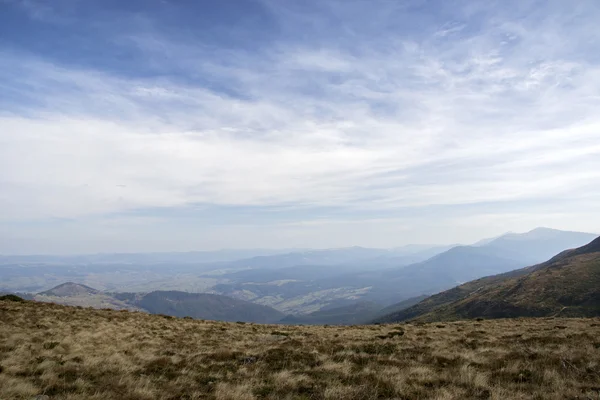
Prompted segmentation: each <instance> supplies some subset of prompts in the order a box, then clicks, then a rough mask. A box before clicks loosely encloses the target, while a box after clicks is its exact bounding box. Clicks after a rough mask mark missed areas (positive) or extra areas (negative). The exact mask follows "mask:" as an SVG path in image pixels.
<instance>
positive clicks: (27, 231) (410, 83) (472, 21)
mask: <svg viewBox="0 0 600 400" xmlns="http://www.w3.org/2000/svg"><path fill="white" fill-rule="evenodd" d="M67 3H69V2H68V1H67V2H57V4H59V5H58V6H56V7H55V8H51V7H49V6H47V5H45V6H44V7H43V8H40V7H41V6H39V5H37V4H36V3H35V2H32V1H27V2H15V1H11V2H6V1H5V2H3V3H1V2H0V7H2V8H4V9H6V10H10V12H12V13H15V14H19V15H21V17H22V18H26V19H27V20H28V21H30V22H29V23H30V24H32V26H33V27H34V28H35V29H40V30H42V29H54V30H66V31H77V30H78V29H81V25H82V24H85V23H86V21H85V18H86V17H85V15H87V14H86V12H88V13H91V12H93V11H98V10H84V9H79V10H77V9H75V11H73V7H84V6H82V5H79V6H75V5H74V4H75V3H69V4H67ZM321 3H322V2H319V3H314V4H309V3H307V4H305V5H304V6H302V7H300V6H298V5H296V4H295V3H294V2H279V1H278V2H262V3H257V4H255V5H254V8H252V9H251V10H249V12H250V14H245V16H244V15H242V16H238V17H236V12H233V11H231V12H229V13H228V12H227V10H224V11H223V10H221V12H217V11H218V10H217V11H214V12H215V15H217V16H219V17H218V18H216V20H215V21H214V23H212V25H208V26H206V27H205V26H197V27H194V26H193V25H190V26H182V27H177V24H176V22H177V21H183V18H184V17H183V15H184V14H185V13H186V11H187V12H189V11H193V10H191V9H190V10H186V8H185V7H183V8H182V6H181V5H176V4H174V3H173V4H170V3H168V2H166V3H164V4H163V5H162V6H161V7H166V8H165V9H164V10H152V9H150V8H146V9H141V10H137V12H136V13H132V14H130V15H129V16H127V15H128V14H127V10H120V9H115V10H110V9H109V10H106V9H104V10H100V11H103V12H102V13H100V12H98V13H97V14H95V15H97V16H98V17H97V18H94V19H93V22H94V24H93V29H94V32H95V34H97V35H99V37H101V38H102V39H98V38H95V37H91V35H92V33H90V34H89V35H90V37H89V38H88V39H89V41H87V42H86V41H85V40H82V41H81V42H78V41H74V42H68V43H66V44H64V45H65V46H67V45H68V46H71V47H70V49H71V50H72V53H71V54H62V53H61V52H60V51H58V50H57V51H56V52H47V53H44V52H43V51H37V50H36V49H34V48H33V47H32V46H33V45H31V46H29V45H28V43H27V42H21V43H17V41H16V39H15V41H12V40H11V39H10V36H6V37H8V38H9V39H8V40H2V41H1V42H0V90H1V93H3V94H0V110H3V111H2V112H0V221H3V224H4V225H5V226H6V227H10V232H8V230H7V232H5V233H2V236H3V237H4V238H5V239H6V240H8V239H9V238H10V239H11V243H16V242H18V243H17V244H14V246H16V247H15V250H14V251H21V249H25V250H26V249H27V246H25V247H22V246H23V244H22V243H23V242H25V241H26V239H27V238H29V239H31V240H32V243H33V242H36V241H35V240H34V239H36V238H37V242H36V243H41V242H44V240H46V241H47V237H46V236H44V235H48V233H46V234H43V233H40V229H41V230H42V231H43V232H49V231H50V230H54V232H56V233H57V235H56V236H55V237H56V241H57V242H58V240H59V239H60V240H61V241H62V242H64V243H69V242H70V241H71V242H73V241H76V240H77V237H78V236H81V235H82V234H83V235H84V236H85V234H86V233H87V234H88V236H89V238H90V239H89V241H90V243H91V242H94V239H93V238H96V239H97V237H96V236H95V235H98V234H99V233H98V232H100V231H102V229H104V228H102V229H101V227H106V226H107V225H110V226H114V224H115V223H116V222H115V221H120V222H119V223H118V224H117V225H116V226H117V228H115V229H114V230H111V231H110V232H111V233H110V234H109V235H108V236H109V237H112V238H113V239H114V240H113V242H111V243H112V244H110V243H109V244H101V245H98V246H97V250H110V249H112V248H114V243H117V242H120V241H122V240H129V239H131V238H132V237H139V236H144V237H146V239H145V241H141V242H139V243H137V242H135V239H134V240H133V243H134V245H133V248H132V249H136V250H139V249H143V248H145V247H144V246H145V244H144V243H149V241H150V242H152V243H154V242H160V241H161V240H160V239H164V238H163V237H162V235H163V234H164V231H163V230H162V228H161V226H162V227H169V229H168V231H169V232H171V233H175V232H180V234H178V235H177V237H179V238H180V239H181V241H182V243H184V244H185V246H184V247H186V246H187V247H188V248H189V247H191V246H193V247H211V246H216V247H248V246H257V245H260V244H261V243H262V246H263V247H275V246H290V245H299V246H317V247H324V246H329V245H350V244H369V245H378V244H379V245H381V246H390V245H395V244H398V245H399V244H402V243H404V242H407V241H410V240H411V239H416V240H418V241H446V242H457V241H463V240H470V239H476V238H477V237H479V236H484V235H486V234H492V233H500V232H501V231H502V230H504V229H506V228H508V229H513V230H519V229H529V228H533V227H535V226H538V225H552V224H554V226H556V227H560V228H572V229H585V230H592V231H593V230H598V226H600V217H598V215H600V213H598V211H600V210H598V204H600V203H599V201H600V185H599V183H600V129H599V128H600V117H599V116H598V115H600V114H598V112H597V110H598V108H599V106H600V95H599V93H600V62H599V61H600V60H599V59H598V56H597V54H599V52H598V50H599V49H598V45H597V43H600V41H599V39H600V38H599V37H598V36H600V34H599V32H598V30H597V28H596V25H595V24H596V21H597V20H598V17H600V8H599V7H598V6H597V5H596V4H595V2H592V1H590V2H581V3H578V4H579V7H572V6H569V5H567V4H566V3H564V2H558V1H557V2H550V4H546V7H540V4H538V3H536V2H518V3H517V2H515V3H514V4H512V5H514V6H515V7H508V6H506V5H505V4H506V3H504V2H501V3H496V4H495V6H493V7H492V6H490V7H486V8H485V9H484V8H479V7H477V5H476V4H474V3H473V2H457V5H458V6H457V7H453V8H452V9H448V8H447V7H446V6H444V5H443V4H445V2H444V3H436V2H417V1H415V2H412V3H406V4H404V5H402V6H399V5H398V4H397V3H398V2H388V1H381V2H375V3H374V2H360V1H359V2H352V3H347V2H335V1H332V2H326V5H325V4H321ZM433 3H436V4H433ZM544 3H547V2H544ZM517 5H518V6H517ZM190 7H192V6H190ZM66 10H69V11H68V12H67V11H66ZM142 10H143V11H144V12H141V11H142ZM167 11H168V12H167ZM195 11H196V12H199V11H200V10H195ZM159 12H161V13H166V15H167V16H170V17H169V18H166V19H165V21H172V22H171V24H170V25H167V24H164V25H161V23H160V19H159V18H158V17H159V15H160V14H159ZM115 15H118V16H119V17H120V18H112V17H111V16H115ZM219 18H220V19H219ZM235 18H241V19H240V21H243V22H244V23H239V24H236V25H233V26H232V25H228V23H230V22H232V21H230V20H229V19H235ZM252 18H255V21H254V22H252ZM236 21H237V20H236ZM248 21H250V22H248ZM261 21H262V22H261ZM234 22H235V21H234ZM182 24H183V25H185V24H184V23H183V22H182ZM261 24H263V25H264V27H265V28H264V32H263V31H262V30H261V29H260V26H262V25H261ZM184 28H186V29H187V30H186V29H184ZM18 29H19V28H18V27H13V28H12V31H11V33H13V34H14V35H16V34H18ZM206 30H208V31H211V32H213V33H214V35H213V36H211V37H205V36H202V35H204V33H201V32H200V31H202V32H204V31H206ZM183 32H188V33H189V34H183ZM84 38H85V36H84ZM248 38H252V39H253V41H252V43H249V41H248ZM90 43H91V44H95V45H97V50H98V51H99V52H102V51H105V52H106V53H107V54H122V56H121V58H122V59H121V58H119V57H116V58H114V61H111V60H105V61H98V60H97V59H96V58H90V57H92V56H89V57H88V56H85V57H84V54H88V53H86V51H87V50H86V48H84V46H85V45H86V44H90ZM78 52H81V54H80V55H79V56H78V54H79V53H78ZM94 57H95V56H94ZM127 57H129V59H130V61H129V63H128V61H127V60H128V58H127ZM86 60H87V61H86ZM123 60H125V61H123ZM249 210H250V211H249ZM181 215H185V218H184V217H181ZM231 215H233V216H235V218H233V219H232V218H231ZM190 219H192V220H194V219H195V220H197V221H198V223H199V224H202V225H203V226H201V227H200V226H195V227H194V226H193V225H192V226H189V225H190V224H189V223H186V221H189V220H190ZM49 221H51V222H49ZM52 221H54V222H52ZM56 221H63V222H62V223H58V222H56ZM64 221H69V222H68V224H67V225H68V227H66V226H65V222H64ZM111 221H112V222H111ZM132 221H134V222H132ZM139 221H142V222H141V226H140V225H139ZM148 221H150V222H148ZM507 221H510V222H511V223H512V224H513V226H510V227H508V226H506V223H507ZM203 222H206V224H203ZM119 224H121V225H119ZM490 224H491V225H490ZM32 226H33V227H32ZM361 226H368V227H369V229H370V231H369V232H363V233H360V232H357V230H359V231H360V227H361ZM92 227H93V228H92ZM209 227H210V229H209ZM307 227H311V228H307ZM340 227H341V228H340ZM461 227H462V228H461ZM144 230H145V232H144V233H143V234H142V231H144ZM92 231H94V232H95V233H94V232H92ZM149 232H153V233H149ZM181 232H184V233H185V234H183V233H181ZM217 232H224V233H223V235H222V236H223V237H222V238H221V239H219V240H216V239H214V238H215V236H219V235H220V234H217ZM247 232H254V233H253V235H255V239H248V237H247V236H246V235H247ZM348 232H352V233H348ZM411 232H413V233H411ZM111 235H113V236H111ZM332 235H336V237H335V238H332ZM390 235H392V238H390ZM394 235H396V237H393V236H394ZM17 236H18V237H20V238H22V239H20V241H15V239H14V238H15V237H17ZM180 236H181V237H180ZM415 236H416V237H415ZM190 237H195V238H196V239H195V240H190V239H189V238H190ZM186 238H187V239H186ZM227 238H230V239H229V241H228V239H227ZM428 239H429V240H428ZM96 242H97V243H100V242H99V241H98V240H96ZM263 242H264V243H263ZM365 242H368V243H365ZM19 243H20V244H19ZM11 246H13V245H11ZM167 247H169V246H167ZM94 248H95V247H94V246H93V245H90V247H89V249H90V250H92V249H94ZM86 249H87V248H86ZM11 250H13V249H12V248H10V246H7V248H6V249H2V248H0V251H11ZM25 250H24V251H25ZM121 250H127V248H124V249H123V248H121Z"/></svg>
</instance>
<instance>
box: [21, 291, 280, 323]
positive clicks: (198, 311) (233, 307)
mask: <svg viewBox="0 0 600 400" xmlns="http://www.w3.org/2000/svg"><path fill="white" fill-rule="evenodd" d="M33 299H34V300H36V301H40V302H46V303H57V304H63V305H72V306H81V307H93V308H111V309H116V310H131V311H144V312H148V313H151V314H165V315H170V316H174V317H192V318H197V319H210V320H218V321H243V322H259V323H274V322H278V321H279V320H280V319H281V318H282V317H283V316H284V314H283V313H281V312H279V311H277V310H275V309H273V308H271V307H267V306H263V305H259V304H254V303H250V302H248V301H243V300H238V299H234V298H231V297H227V296H221V295H217V294H207V293H186V292H178V291H154V292H150V293H146V294H144V293H110V292H102V291H99V290H96V289H93V288H91V287H89V286H85V285H81V284H77V283H73V282H67V283H64V284H61V285H58V286H57V287H55V288H52V289H50V290H47V291H45V292H41V293H38V294H36V295H34V296H33Z"/></svg>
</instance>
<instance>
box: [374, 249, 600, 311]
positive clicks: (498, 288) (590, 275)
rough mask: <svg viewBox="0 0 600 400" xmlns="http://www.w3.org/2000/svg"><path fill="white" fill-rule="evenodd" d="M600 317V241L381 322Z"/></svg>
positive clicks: (477, 282) (449, 292) (480, 281)
mask: <svg viewBox="0 0 600 400" xmlns="http://www.w3.org/2000/svg"><path fill="white" fill-rule="evenodd" d="M549 316H569V317H591V316H600V238H597V239H595V240H593V241H592V242H591V243H589V244H587V245H585V246H582V247H580V248H577V249H573V250H566V251H564V252H561V253H560V254H558V255H557V256H555V257H553V258H552V259H550V260H549V261H547V262H544V263H541V264H538V265H534V266H531V267H527V268H523V269H518V270H515V271H511V272H508V273H504V274H500V275H495V276H489V277H485V278H482V279H477V280H474V281H472V282H468V283H466V284H463V285H460V286H457V287H455V288H452V289H450V290H447V291H444V292H441V293H438V294H436V295H433V296H431V297H429V298H427V299H425V300H423V301H422V302H420V303H418V304H416V305H414V306H412V307H409V308H405V309H403V310H399V311H397V312H394V313H391V314H388V315H386V316H384V317H381V318H378V319H376V322H400V321H406V320H416V321H439V320H457V319H469V318H514V317H549Z"/></svg>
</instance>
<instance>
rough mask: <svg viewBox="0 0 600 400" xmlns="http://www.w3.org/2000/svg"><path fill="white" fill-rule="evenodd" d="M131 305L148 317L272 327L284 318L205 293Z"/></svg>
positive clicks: (160, 296)
mask: <svg viewBox="0 0 600 400" xmlns="http://www.w3.org/2000/svg"><path fill="white" fill-rule="evenodd" d="M134 304H135V305H136V306H138V307H140V308H143V309H144V310H147V311H148V312H150V313H152V314H166V315H172V316H175V317H192V318H199V319H210V320H218V321H244V322H258V323H273V322H277V321H279V320H280V319H281V318H283V316H284V314H283V313H281V312H279V311H277V310H275V309H273V308H271V307H267V306H263V305H259V304H254V303H250V302H247V301H243V300H238V299H233V298H231V297H226V296H221V295H216V294H207V293H185V292H177V291H156V292H151V293H148V294H146V295H144V296H142V297H140V298H139V299H136V300H135V301H134Z"/></svg>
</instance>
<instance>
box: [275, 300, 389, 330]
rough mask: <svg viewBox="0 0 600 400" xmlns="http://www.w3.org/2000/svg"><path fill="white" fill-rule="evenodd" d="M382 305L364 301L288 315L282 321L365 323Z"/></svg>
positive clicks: (285, 322) (373, 316)
mask: <svg viewBox="0 0 600 400" xmlns="http://www.w3.org/2000/svg"><path fill="white" fill-rule="evenodd" d="M381 309H382V306H381V305H379V304H377V303H373V302H371V301H363V302H358V303H355V304H350V305H347V306H343V307H336V308H328V309H324V310H319V311H315V312H312V313H310V314H306V315H288V316H286V317H284V318H283V319H282V320H281V321H280V323H283V324H304V325H355V324H365V323H367V322H368V321H370V320H372V319H373V318H375V316H377V315H378V313H379V311H380V310H381Z"/></svg>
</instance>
